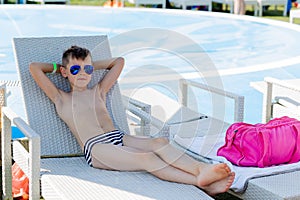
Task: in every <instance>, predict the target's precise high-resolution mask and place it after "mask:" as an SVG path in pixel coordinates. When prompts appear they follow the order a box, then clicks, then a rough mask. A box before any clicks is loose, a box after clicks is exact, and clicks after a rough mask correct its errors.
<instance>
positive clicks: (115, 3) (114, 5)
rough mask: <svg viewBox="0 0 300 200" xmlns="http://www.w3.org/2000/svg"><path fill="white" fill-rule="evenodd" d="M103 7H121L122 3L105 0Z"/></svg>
mask: <svg viewBox="0 0 300 200" xmlns="http://www.w3.org/2000/svg"><path fill="white" fill-rule="evenodd" d="M103 6H104V7H123V4H122V2H121V1H117V2H116V1H113V0H112V1H110V0H108V1H106V2H105V3H104V5H103Z"/></svg>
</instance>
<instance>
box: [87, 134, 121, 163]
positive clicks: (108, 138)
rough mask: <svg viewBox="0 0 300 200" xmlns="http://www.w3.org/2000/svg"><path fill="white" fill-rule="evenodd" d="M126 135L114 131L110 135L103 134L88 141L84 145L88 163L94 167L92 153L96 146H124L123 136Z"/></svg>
mask: <svg viewBox="0 0 300 200" xmlns="http://www.w3.org/2000/svg"><path fill="white" fill-rule="evenodd" d="M124 135H125V134H124V133H123V132H122V131H119V130H114V131H111V132H108V133H103V134H100V135H97V136H95V137H92V138H90V139H89V140H88V141H86V143H85V145H84V157H85V159H86V162H87V163H88V164H89V165H90V166H91V167H92V166H93V165H92V156H91V151H92V148H93V146H94V145H95V144H97V143H101V144H113V145H118V146H123V136H124Z"/></svg>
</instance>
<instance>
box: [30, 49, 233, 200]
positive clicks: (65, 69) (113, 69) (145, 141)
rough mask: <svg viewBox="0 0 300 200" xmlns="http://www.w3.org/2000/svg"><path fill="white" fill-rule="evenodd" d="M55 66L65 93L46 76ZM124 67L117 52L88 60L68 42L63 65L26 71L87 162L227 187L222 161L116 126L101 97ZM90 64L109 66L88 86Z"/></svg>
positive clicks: (212, 188)
mask: <svg viewBox="0 0 300 200" xmlns="http://www.w3.org/2000/svg"><path fill="white" fill-rule="evenodd" d="M57 66H59V69H60V72H61V75H62V76H63V77H65V78H67V79H68V81H69V83H70V86H71V91H70V92H69V93H66V92H63V91H61V90H60V89H58V88H56V86H55V85H54V84H53V83H52V82H51V80H50V79H49V78H48V77H47V76H46V75H45V73H49V72H56V68H57ZM123 66H124V59H123V58H121V57H118V58H112V59H108V60H101V61H95V62H93V61H92V58H91V54H90V52H89V50H87V49H85V48H81V47H78V46H72V47H71V48H69V49H68V50H66V51H65V52H64V54H63V57H62V65H58V64H56V63H53V64H50V63H31V64H30V72H31V74H32V77H33V79H34V80H35V81H36V83H37V84H38V85H39V87H40V88H41V89H42V90H43V91H44V92H45V94H46V95H47V96H48V97H49V98H50V100H51V101H52V102H53V103H54V104H55V107H56V111H57V113H58V115H59V116H60V118H61V119H62V120H63V121H64V122H65V123H66V124H67V125H68V127H69V128H70V130H71V132H72V133H73V134H74V136H75V137H76V139H77V141H78V143H79V145H80V146H81V148H82V149H83V151H84V154H85V158H86V161H87V163H88V164H89V165H90V166H92V167H95V168H100V169H108V170H120V171H138V170H145V171H147V172H149V173H151V174H153V175H154V176H157V177H158V178H160V179H163V180H168V181H172V182H179V183H185V184H192V185H195V186H198V187H200V188H202V189H203V190H205V191H206V192H207V193H209V194H210V195H215V194H218V193H222V192H225V191H227V190H228V189H229V188H230V186H231V184H232V182H233V180H234V176H235V174H234V172H231V170H230V168H229V167H228V166H227V165H226V164H224V163H222V164H216V165H210V164H206V163H202V162H198V161H196V160H194V159H192V158H191V157H189V156H187V155H185V154H184V153H183V152H181V151H179V150H178V149H176V148H174V147H172V146H171V145H170V144H169V142H168V140H167V139H165V138H140V137H136V136H131V135H128V134H125V133H123V132H122V130H116V128H115V127H114V125H113V122H112V120H111V118H110V116H109V113H108V111H107V109H106V103H105V100H106V94H107V92H108V91H109V89H110V88H111V87H112V86H113V84H114V83H115V81H116V80H117V79H118V77H119V75H120V74H121V71H122V69H123ZM53 68H54V70H53ZM94 69H108V70H109V71H108V73H107V74H106V75H105V76H104V78H103V80H102V81H100V82H99V83H98V84H96V85H95V86H94V87H93V88H91V89H88V88H87V85H88V83H89V82H90V80H91V76H92V72H93V70H94Z"/></svg>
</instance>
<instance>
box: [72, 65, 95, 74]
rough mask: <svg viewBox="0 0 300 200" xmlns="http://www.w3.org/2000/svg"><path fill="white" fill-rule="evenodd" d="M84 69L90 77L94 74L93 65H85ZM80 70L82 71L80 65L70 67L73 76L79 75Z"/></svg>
mask: <svg viewBox="0 0 300 200" xmlns="http://www.w3.org/2000/svg"><path fill="white" fill-rule="evenodd" d="M83 69H84V71H85V73H87V74H89V75H90V74H92V73H93V71H94V67H93V66H92V65H85V66H84V67H83ZM80 70H81V67H80V65H73V66H71V67H70V72H71V74H72V75H76V74H78V73H79V72H80Z"/></svg>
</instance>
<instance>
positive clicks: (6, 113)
mask: <svg viewBox="0 0 300 200" xmlns="http://www.w3.org/2000/svg"><path fill="white" fill-rule="evenodd" d="M1 120H2V125H3V126H2V135H1V140H2V180H3V196H4V199H12V187H11V186H12V171H11V165H12V162H11V160H12V153H11V140H12V138H11V125H12V124H14V125H16V127H18V128H19V129H20V131H21V132H22V133H23V134H24V135H25V136H26V137H27V138H28V144H29V151H28V152H27V154H26V155H24V156H25V162H20V163H19V162H18V161H19V160H21V158H18V155H16V159H14V160H15V162H17V163H18V164H19V166H20V167H21V168H22V170H23V171H24V173H25V174H26V175H27V177H28V178H29V197H30V199H39V197H40V185H39V184H40V183H39V177H40V157H41V156H40V136H39V135H38V134H37V133H36V132H35V131H34V130H32V129H31V128H30V127H29V126H28V124H27V123H26V122H25V121H24V120H23V119H21V118H20V117H19V116H18V115H16V114H15V113H14V112H13V111H12V110H11V109H10V108H8V107H3V108H2V118H1ZM21 151H22V152H23V153H24V151H23V150H21ZM14 157H15V155H14Z"/></svg>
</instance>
